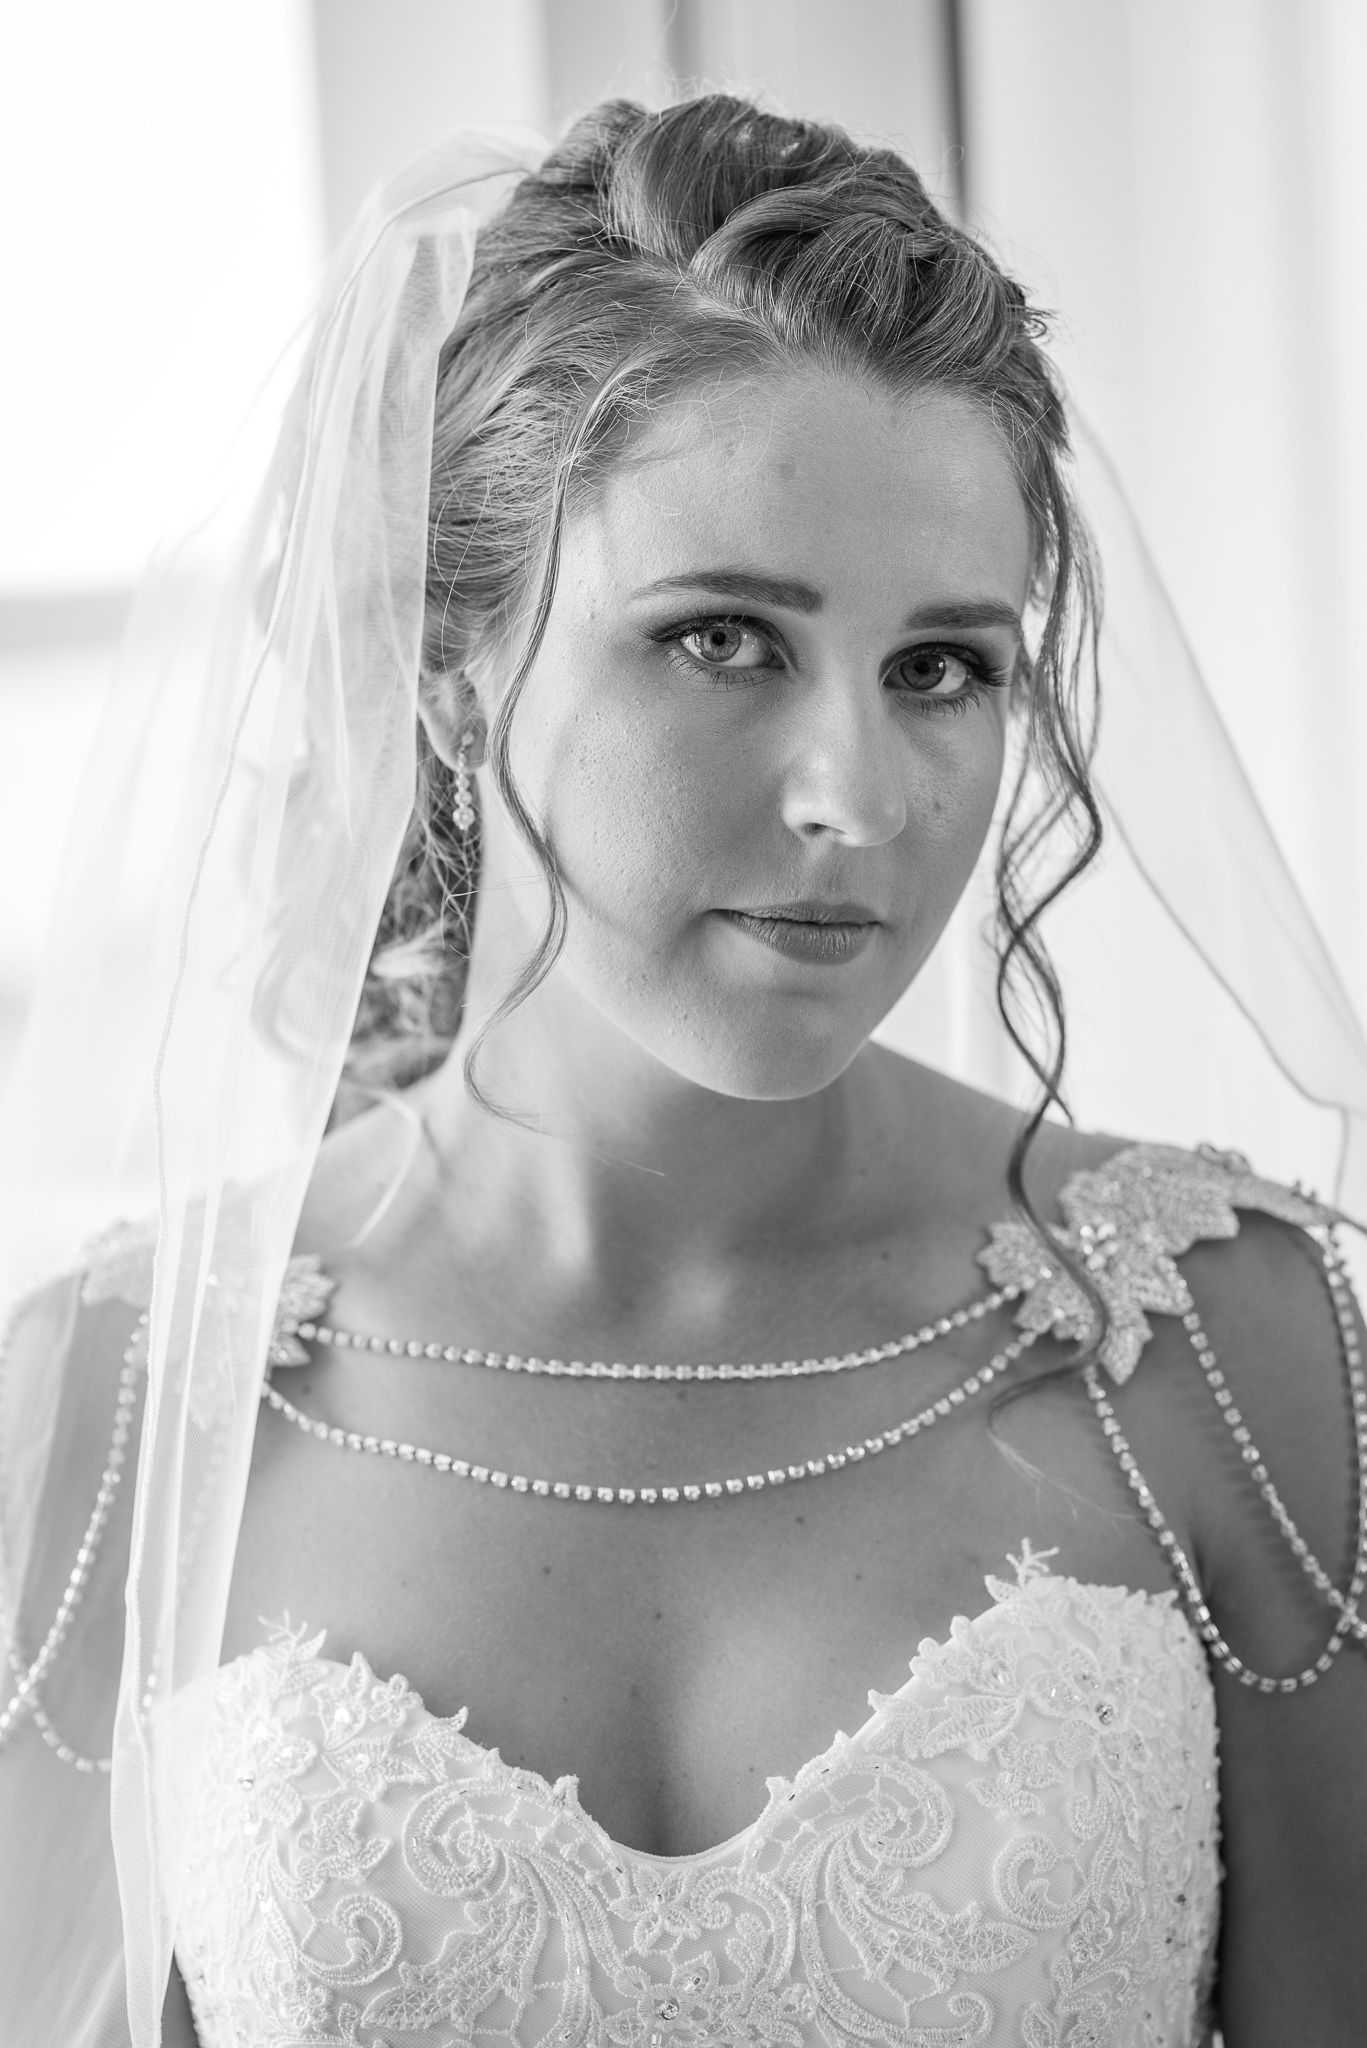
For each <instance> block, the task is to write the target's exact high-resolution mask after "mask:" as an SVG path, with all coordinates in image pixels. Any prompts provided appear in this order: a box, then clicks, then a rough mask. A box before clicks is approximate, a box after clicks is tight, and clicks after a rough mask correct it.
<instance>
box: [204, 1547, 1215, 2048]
mask: <svg viewBox="0 0 1367 2048" xmlns="http://www.w3.org/2000/svg"><path fill="white" fill-rule="evenodd" d="M1018 1574H1019V1583H1017V1584H1015V1585H1012V1584H1010V1583H1008V1582H1006V1581H1003V1580H999V1579H996V1578H989V1579H988V1581H987V1588H988V1592H989V1594H990V1595H991V1598H992V1600H993V1603H994V1604H993V1606H992V1607H991V1608H990V1609H989V1610H988V1612H987V1613H986V1614H983V1615H980V1616H979V1617H977V1619H976V1620H973V1621H967V1620H964V1619H962V1618H961V1619H958V1620H956V1621H955V1622H954V1624H953V1628H952V1631H951V1634H950V1638H949V1640H948V1641H947V1642H945V1643H935V1642H931V1641H926V1642H924V1643H922V1645H921V1647H920V1650H919V1652H918V1654H917V1656H916V1658H915V1660H914V1662H913V1665H912V1676H911V1678H910V1680H909V1681H908V1683H907V1685H906V1686H904V1687H903V1688H902V1690H901V1691H900V1692H897V1693H895V1694H892V1695H890V1696H880V1695H877V1694H873V1695H870V1704H871V1706H872V1707H873V1709H874V1711H873V1715H872V1718H871V1719H870V1720H869V1721H868V1722H867V1723H866V1724H865V1726H864V1727H863V1728H862V1729H860V1731H859V1732H858V1734H856V1735H855V1736H853V1737H847V1736H843V1735H841V1736H837V1737H836V1740H835V1741H834V1743H833V1744H832V1745H831V1747H830V1749H829V1750H827V1751H826V1752H825V1754H824V1755H822V1756H820V1757H817V1758H815V1759H814V1760H813V1761H812V1762H811V1763H809V1764H807V1765H806V1766H805V1767H804V1768H803V1769H802V1770H801V1771H799V1772H798V1774H797V1776H796V1777H795V1778H793V1779H792V1780H785V1779H771V1780H770V1783H769V1803H768V1805H767V1807H766V1809H765V1811H764V1813H763V1814H762V1815H761V1816H760V1818H759V1819H758V1820H757V1821H756V1822H755V1823H754V1825H753V1826H752V1827H751V1828H749V1829H747V1830H746V1831H745V1832H744V1833H743V1834H742V1835H741V1836H739V1837H737V1838H736V1839H735V1840H734V1841H732V1842H730V1843H727V1844H724V1845H722V1846H721V1847H720V1848H718V1849H715V1850H711V1851H708V1852H706V1853H704V1854H702V1855H698V1856H689V1857H680V1858H675V1859H669V1860H662V1859H658V1858H653V1857H649V1856H645V1855H641V1854H637V1853H635V1852H633V1851H631V1850H628V1849H625V1848H622V1847H620V1846H619V1845H617V1844H615V1843H614V1842H612V1841H611V1840H610V1838H609V1837H608V1836H607V1835H606V1834H605V1833H604V1832H603V1830H602V1829H601V1828H600V1827H598V1826H597V1825H596V1824H595V1823H594V1821H593V1820H592V1819H591V1818H590V1817H589V1816H588V1815H587V1814H586V1813H584V1811H583V1810H582V1808H581V1807H580V1805H579V1802H578V1797H577V1790H576V1786H575V1783H574V1781H573V1780H572V1779H562V1780H560V1781H559V1782H558V1783H557V1784H554V1785H551V1784H549V1783H548V1782H547V1781H546V1780H544V1779H542V1778H540V1777H538V1776H537V1775H536V1774H535V1773H532V1772H527V1771H522V1770H517V1769H514V1768H513V1767H512V1766H510V1765H507V1764H505V1763H503V1762H502V1760H501V1759H500V1758H499V1756H498V1754H497V1752H495V1751H491V1750H486V1749H483V1748H481V1747H480V1746H479V1745H478V1744H477V1743H474V1742H472V1741H470V1740H469V1739H468V1738H467V1737H466V1736H465V1734H464V1733H463V1729H462V1721H463V1716H457V1717H454V1718H452V1719H449V1720H441V1719H437V1718H434V1717H433V1716H432V1715H430V1714H428V1713H427V1712H426V1711H425V1709H424V1707H423V1705H422V1702H421V1700H420V1699H419V1698H418V1696H417V1695H416V1694H415V1693H414V1692H412V1691H411V1690H410V1688H409V1687H408V1686H407V1685H406V1684H405V1683H404V1681H403V1680H402V1679H401V1678H394V1679H390V1680H388V1681H381V1680H379V1679H377V1678H376V1677H375V1676H374V1674H373V1673H372V1672H371V1670H370V1668H369V1666H368V1665H367V1664H366V1662H365V1660H364V1658H362V1657H360V1656H357V1657H354V1658H353V1659H352V1662H351V1663H350V1664H349V1665H340V1664H336V1663H331V1662H329V1661H327V1660H326V1659H325V1658H323V1657H321V1656H320V1655H319V1652H320V1650H321V1647H322V1638H321V1637H317V1636H315V1637H313V1638H312V1639H310V1640H305V1639H304V1638H303V1637H302V1635H299V1634H288V1633H283V1632H282V1633H280V1634H278V1635H277V1636H276V1637H275V1639H274V1640H273V1641H272V1642H271V1643H270V1644H269V1645H267V1646H266V1647H264V1648H262V1649H260V1650H258V1651H256V1652H254V1653H253V1654H252V1655H250V1656H247V1657H242V1658H239V1659H238V1660H237V1662H236V1663H235V1664H232V1665H230V1666H228V1667H226V1668H225V1669H224V1670H223V1671H221V1672H220V1673H218V1674H217V1682H216V1702H215V1709H214V1712H215V1719H214V1724H213V1733H212V1737H211V1741H210V1746H209V1751H208V1756H207V1760H206V1764H205V1777H204V1781H203V1784H202V1789H201V1794H200V1802H199V1810H198V1813H197V1816H196V1818H195V1820H194V1824H193V1827H192V1831H191V1853H190V1857H189V1863H188V1868H187V1872H186V1879H185V1886H184V1892H183V1896H182V1899H181V1901H180V1905H179V1912H178V1926H179V1930H180V1931H179V1935H178V1952H179V1955H180V1960H181V1964H182V1968H183V1970H184V1972H185V1975H186V1980H187V1983H188V1985H189V1987H190V1990H191V1995H192V1999H193V2002H194V2006H195V2011H196V2019H197V2024H198V2028H199V2034H200V2039H201V2041H202V2042H203V2043H204V2048H228V2044H230V2043H231V2044H233V2048H285V2044H287V2043H288V2044H289V2048H300V2044H304V2043H310V2044H312V2043H318V2044H322V2043H328V2044H340V2043H349V2044H353V2048H386V2044H390V2043H395V2044H396V2043H397V2042H398V2041H399V2040H401V2039H406V2038H408V2037H409V2036H410V2035H416V2036H420V2037H421V2038H422V2039H423V2040H424V2041H425V2042H428V2043H431V2044H432V2048H437V2044H441V2048H456V2044H471V2048H472V2044H474V2043H476V2042H480V2043H489V2044H496V2043H501V2044H508V2048H513V2044H519V2048H520V2044H530V2043H533V2042H535V2043H538V2044H542V2043H545V2044H550V2043H557V2042H558V2043H571V2042H573V2043H579V2044H582V2048H598V2044H614V2048H684V2044H687V2048H702V2044H716V2048H742V2044H744V2048H761V2044H768V2043H775V2044H784V2048H807V2044H824V2048H854V2044H856V2043H858V2044H866V2048H867V2044H875V2048H894V2044H896V2048H908V2044H909V2048H967V2044H969V2043H973V2042H1002V2043H1005V2042H1013V2043H1014V2042H1024V2043H1026V2044H1027V2048H1064V2044H1067V2048H1084V2044H1091V2048H1100V2044H1103V2043H1105V2044H1115V2048H1119V2044H1122V2043H1123V2044H1140V2043H1142V2044H1146V2048H1158V2044H1163V2048H1177V2044H1181V2048H1188V2044H1189V2043H1192V2042H1195V2041H1196V2040H1198V2039H1200V2038H1201V2018H1200V2014H1201V2008H1202V2005H1203V2001H1204V1996H1205V1986H1206V1980H1207V1975H1208V1965H1209V1955H1210V1951H1211V1944H1212V1940H1213V1935H1214V1928H1215V1918H1216V1900H1217V1887H1218V1876H1219V1870H1218V1861H1217V1854H1216V1813H1215V1727H1214V1715H1213V1704H1212V1697H1211V1690H1210V1683H1209V1680H1208V1678H1207V1676H1206V1671H1205V1666H1204V1661H1203V1659H1202V1656H1201V1653H1200V1650H1199V1648H1198V1646H1197V1644H1196V1642H1195V1640H1194V1638H1193V1636H1192V1634H1191V1632H1190V1630H1189V1629H1188V1628H1187V1626H1186V1624H1185V1623H1184V1622H1183V1621H1182V1619H1181V1617H1180V1615H1179V1614H1178V1613H1177V1611H1176V1610H1175V1609H1174V1607H1173V1604H1172V1596H1171V1595H1170V1594H1168V1595H1162V1596H1160V1597H1156V1598H1155V1597H1153V1596H1149V1595H1146V1594H1129V1593H1126V1592H1125V1591H1123V1590H1122V1589H1120V1588H1116V1587H1091V1586H1082V1585H1079V1584H1077V1583H1076V1582H1075V1581H1072V1580H1069V1579H1065V1578H1054V1577H1052V1576H1050V1575H1049V1574H1048V1572H1047V1569H1046V1568H1045V1566H1044V1564H1043V1561H1042V1560H1040V1559H1037V1558H1033V1557H1031V1556H1030V1554H1029V1550H1028V1546H1027V1547H1026V1551H1025V1555H1024V1557H1023V1559H1022V1560H1021V1562H1020V1564H1019V1565H1018ZM173 1711H174V1709H173ZM168 1732H170V1733H172V1734H173V1733H174V1730H173V1729H172V1730H171V1731H168Z"/></svg>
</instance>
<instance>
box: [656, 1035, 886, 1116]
mask: <svg viewBox="0 0 1367 2048" xmlns="http://www.w3.org/2000/svg"><path fill="white" fill-rule="evenodd" d="M870 1035H871V1031H870V1032H863V1033H858V1034H856V1033H854V1032H851V1031H844V1032H840V1033H832V1032H829V1031H827V1032H810V1031H809V1032H803V1031H801V1030H796V1029H792V1028H787V1029H785V1028H783V1027H782V1026H780V1027H778V1028H774V1029H770V1030H758V1029H757V1028H756V1024H755V1020H754V1018H753V1017H752V1018H749V1019H746V1020H744V1021H743V1022H738V1023H737V1025H736V1028H735V1030H734V1032H727V1031H725V1030H724V1029H723V1030H719V1031H718V1032H717V1034H716V1036H715V1037H709V1038H708V1040H707V1042H706V1043H691V1044H689V1045H687V1046H680V1045H678V1044H675V1045H672V1046H671V1047H670V1048H669V1051H668V1053H667V1054H666V1055H665V1059H666V1063H667V1064H668V1065H669V1066H671V1067H672V1068H673V1069H674V1071H675V1073H677V1074H679V1075H681V1076H682V1077H683V1078H684V1079H685V1080H688V1081H692V1082H693V1083H694V1084H695V1085H696V1086H697V1087H699V1088H708V1089H710V1090H711V1091H712V1093H713V1094H714V1095H729V1096H731V1097H733V1098H734V1099H735V1100H737V1101H742V1102H796V1101H800V1100H801V1099H802V1098H803V1097H804V1096H807V1095H819V1094H820V1092H821V1090H822V1089H823V1088H829V1087H830V1085H831V1083H832V1082H833V1081H838V1080H839V1079H840V1076H841V1075H842V1074H843V1073H844V1072H845V1069H846V1068H847V1067H848V1066H849V1065H850V1063H851V1061H852V1060H853V1059H854V1058H855V1057H856V1055H857V1054H858V1053H859V1052H860V1051H862V1049H863V1047H864V1046H865V1045H866V1044H867V1043H868V1039H869V1037H870Z"/></svg>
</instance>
